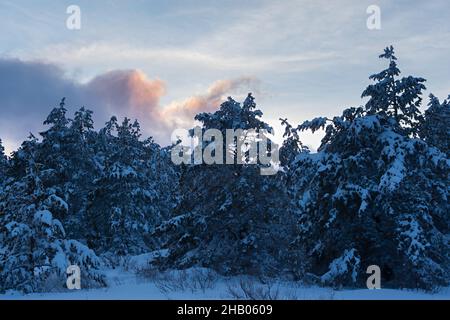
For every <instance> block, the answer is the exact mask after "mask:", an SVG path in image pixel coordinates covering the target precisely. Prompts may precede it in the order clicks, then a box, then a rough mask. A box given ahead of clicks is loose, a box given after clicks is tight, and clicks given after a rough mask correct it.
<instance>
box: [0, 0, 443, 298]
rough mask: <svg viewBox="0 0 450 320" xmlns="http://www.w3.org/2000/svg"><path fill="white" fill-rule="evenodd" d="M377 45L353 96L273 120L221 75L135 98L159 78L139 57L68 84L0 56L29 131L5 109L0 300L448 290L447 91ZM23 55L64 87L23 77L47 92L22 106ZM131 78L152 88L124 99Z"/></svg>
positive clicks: (389, 294)
mask: <svg viewBox="0 0 450 320" xmlns="http://www.w3.org/2000/svg"><path fill="white" fill-rule="evenodd" d="M4 5H6V2H5V4H4ZM81 30H82V29H81ZM386 45H387V46H386ZM394 45H395V43H394ZM370 52H371V55H368V56H366V57H365V58H364V61H368V62H369V64H370V65H372V66H373V67H372V68H371V70H372V71H371V73H370V74H367V76H366V78H365V79H364V78H360V79H358V80H357V82H358V83H359V84H360V85H359V86H360V93H359V96H355V97H353V98H354V100H355V101H360V104H359V105H355V106H341V105H340V103H339V106H338V105H336V106H334V107H335V108H337V109H333V110H336V112H335V113H334V114H328V113H326V112H322V111H321V110H312V112H313V113H312V114H313V115H312V116H311V117H308V118H306V117H305V118H303V119H302V120H301V121H298V120H297V119H290V118H289V117H286V116H285V115H286V113H284V112H283V111H282V109H275V113H277V112H278V113H277V114H276V115H275V116H273V115H272V116H271V118H275V121H270V123H269V122H268V121H266V120H265V117H264V108H263V107H260V104H259V94H260V93H259V90H252V91H254V92H252V93H247V92H248V91H250V90H247V91H245V94H242V92H237V93H236V96H234V95H233V96H229V97H228V98H227V96H226V94H228V93H229V92H230V91H229V90H230V88H231V87H233V86H234V85H230V84H229V83H228V82H216V83H215V85H213V86H212V87H211V88H210V90H209V91H208V94H206V95H203V96H194V97H193V98H191V99H188V100H186V101H184V102H183V103H182V104H181V105H177V104H176V103H175V102H173V103H171V104H169V105H168V106H165V107H164V108H160V107H161V106H159V105H157V107H158V108H159V109H158V108H154V109H146V110H145V112H144V111H142V110H141V109H139V110H138V109H133V108H134V107H136V106H140V107H143V108H144V107H146V106H147V104H148V103H150V102H149V101H159V100H158V99H159V98H155V97H156V96H155V92H157V91H158V90H159V89H158V88H159V85H160V84H159V82H158V80H154V82H152V81H153V80H148V79H146V78H145V75H143V74H141V73H139V72H130V73H114V71H113V74H111V73H107V74H105V75H103V76H99V77H98V78H96V79H94V80H91V81H90V82H87V83H84V84H70V83H68V82H67V81H68V80H67V79H65V78H64V77H63V76H62V75H60V74H59V73H58V72H59V71H56V70H57V69H55V70H53V69H51V68H53V67H51V66H50V65H49V64H40V62H39V64H32V63H31V62H24V61H23V60H20V59H10V58H5V57H3V58H2V57H0V85H2V86H3V88H2V89H0V96H3V98H2V97H0V104H2V103H3V105H4V106H11V107H10V108H9V109H7V107H2V105H0V111H1V112H2V113H4V114H7V113H8V112H10V113H11V114H12V113H13V112H17V114H16V115H14V117H15V118H14V119H15V121H17V122H21V121H23V124H20V125H18V127H20V126H25V129H26V130H27V131H29V132H30V133H29V135H28V138H27V139H25V140H20V141H19V142H18V143H16V145H14V144H13V143H12V141H13V139H12V138H11V137H12V136H13V134H12V133H11V132H10V131H11V130H12V131H14V130H15V129H14V128H15V127H14V126H11V124H10V123H9V122H8V124H7V121H10V120H11V119H13V118H8V117H9V116H8V117H7V116H4V118H3V120H2V119H0V125H1V126H2V130H1V131H0V134H4V135H5V136H6V140H7V143H6V144H4V143H2V140H0V300H11V299H13V300H16V299H18V300H23V299H38V300H40V299H44V300H45V299H63V300H73V299H76V300H85V299H138V300H139V299H181V300H182V299H201V300H205V299H206V300H208V299H214V300H217V299H219V300H221V299H238V300H346V299H352V300H353V299H357V300H358V299H363V300H372V299H375V300H378V299H405V300H409V299H420V300H421V299H424V300H429V299H430V300H436V299H445V300H448V299H450V250H449V248H450V201H449V198H450V95H449V96H448V97H447V96H444V97H438V96H436V95H434V94H433V93H432V92H433V89H434V88H433V85H429V84H436V82H433V79H425V78H422V77H420V76H415V75H414V76H413V75H409V70H408V69H407V68H403V67H402V61H403V60H402V55H401V54H398V52H397V50H396V47H395V46H392V45H390V44H389V43H388V44H385V45H384V49H383V47H380V48H379V50H378V51H370ZM377 56H378V57H377ZM408 59H412V60H414V55H412V56H409V58H408ZM33 63H34V62H33ZM413 63H414V62H413ZM30 68H31V69H33V72H36V73H40V72H47V71H45V70H47V68H50V69H51V70H52V71H51V72H50V73H49V76H48V77H50V78H52V77H53V78H55V79H57V80H58V79H59V80H58V81H57V82H58V84H57V86H56V88H60V89H61V90H60V91H59V92H58V91H56V92H53V91H52V90H50V89H54V88H53V87H49V88H50V89H49V90H47V89H44V88H41V87H39V84H38V83H36V84H33V86H37V88H38V89H37V90H34V89H33V90H32V91H30V92H33V93H35V94H37V95H38V96H39V95H41V94H42V93H39V92H38V91H42V90H44V91H45V94H46V95H47V97H52V99H54V102H53V104H52V105H47V106H43V107H42V108H43V109H45V108H46V109H45V110H46V111H45V112H46V114H44V115H42V117H39V116H38V114H36V115H34V114H33V115H32V116H30V117H31V118H29V117H28V116H27V115H26V111H25V112H23V118H22V120H21V117H22V115H21V111H14V108H15V107H14V104H12V103H11V101H12V100H13V98H14V97H19V98H20V94H19V93H18V92H16V91H15V89H14V90H12V89H9V88H10V87H9V86H11V88H18V87H21V86H26V83H27V81H25V80H23V79H25V78H26V73H27V72H30V73H31V71H29V70H31V69H30ZM10 70H21V72H18V73H17V74H18V75H17V74H16V75H15V76H14V77H12V78H11V79H13V80H8V79H7V77H6V74H7V73H8V72H10ZM27 70H28V71H27ZM43 70H44V71H43ZM423 70H427V68H426V66H424V68H423ZM447 71H448V70H447ZM17 77H19V79H22V80H21V82H17V83H18V84H17V85H16V84H14V79H17ZM33 77H34V76H33ZM108 77H112V80H111V79H107V78H108ZM53 78H52V79H53ZM27 79H28V78H27ZM105 79H106V80H107V81H106V80H105ZM124 79H125V80H126V81H125V82H126V84H127V86H128V87H132V86H133V85H136V84H139V85H142V84H141V82H142V83H144V84H145V85H146V87H145V88H144V89H145V90H144V89H142V90H137V91H132V92H131V93H130V95H129V96H127V99H126V100H123V101H122V100H120V97H121V96H120V95H119V93H118V91H120V89H121V88H122V87H121V83H123V81H124ZM447 80H448V72H447ZM340 81H341V82H345V81H346V80H345V77H342V78H341V79H340ZM251 82H252V81H251V80H242V79H241V80H240V82H239V83H240V84H239V87H240V88H241V89H244V90H246V89H251V88H250V86H249V83H251ZM316 85H318V86H320V84H316ZM223 86H225V87H226V88H227V89H226V90H222V89H221V88H222V87H223ZM230 86H231V87H230ZM298 86H299V87H301V86H302V83H300V82H299V83H298ZM321 90H324V91H327V89H326V88H322V89H321ZM439 90H440V89H439ZM50 91H51V92H50ZM94 91H95V92H96V93H95V94H94V93H93V92H94ZM79 92H82V94H81V93H79ZM97 92H101V94H100V95H99V94H97ZM105 92H106V93H105ZM449 93H450V90H448V92H446V94H449ZM330 94H332V92H331V93H330ZM261 95H262V98H263V99H264V94H261ZM5 97H7V98H5ZM105 97H107V98H105ZM109 97H111V99H112V100H111V101H109V100H107V99H109ZM19 98H18V99H19ZM349 98H350V99H352V97H349ZM30 99H31V100H30V103H33V98H32V97H31V98H30ZM71 99H73V100H71ZM88 99H92V101H88ZM105 99H106V100H105ZM155 99H156V100H155ZM20 101H22V100H20ZM105 101H109V102H108V103H107V104H105V103H106V102H105ZM129 101H132V102H133V103H134V104H133V105H132V107H130V109H129V110H128V111H129V112H130V117H128V116H127V115H126V114H125V115H124V114H123V113H124V112H125V113H127V110H125V111H124V110H122V109H115V106H116V105H120V104H121V103H125V104H126V103H128V102H129ZM328 101H329V100H328ZM41 102H42V101H41V100H39V99H37V101H36V103H38V104H39V103H41ZM79 103H81V104H80V105H78V104H79ZM95 103H98V104H99V105H108V106H109V108H105V110H107V111H105V110H102V111H99V113H100V115H97V111H98V110H97V109H95V108H96V107H95V106H94V107H93V109H92V110H91V108H90V107H86V106H85V105H87V106H90V105H93V104H95ZM152 103H153V102H152ZM158 103H159V102H158ZM270 103H272V104H275V105H274V106H272V107H273V108H276V107H277V106H276V101H274V100H271V101H269V102H267V101H266V102H265V105H267V104H270ZM21 106H22V105H21ZM25 107H26V108H30V110H31V109H33V107H32V106H31V105H30V106H23V108H25ZM17 108H19V107H17ZM136 108H137V107H136ZM17 110H27V109H17ZM115 110H118V112H117V114H115V113H114V111H115ZM136 110H138V111H136ZM310 111H311V110H310ZM30 112H34V111H30ZM273 112H274V110H272V111H271V113H273ZM314 113H315V114H314ZM325 113H326V114H328V115H327V116H324V115H323V114H325ZM105 114H107V115H108V119H109V120H107V121H106V123H105V121H102V120H99V119H103V118H102V117H103V116H104V115H105ZM140 116H141V117H142V122H141V119H140ZM158 119H160V122H156V120H158ZM167 119H169V120H170V122H169V121H168V122H167V123H166V122H164V121H166V120H167ZM152 121H154V122H152ZM18 127H17V128H18ZM175 129H177V130H175ZM180 129H183V130H184V131H183V130H180ZM17 130H18V129H17ZM152 130H154V132H155V134H152ZM276 130H281V131H280V132H278V133H281V134H279V136H274V135H272V133H276ZM179 132H183V134H181V135H180V134H178V133H179ZM164 134H165V139H166V140H164V139H161V136H163V135H164ZM230 135H231V139H228V138H230ZM311 136H313V137H316V136H318V137H319V138H318V140H314V139H316V138H310V137H311ZM0 138H3V137H1V136H0ZM225 138H227V140H225ZM304 139H306V140H307V141H305V140H304ZM169 140H170V141H169ZM312 141H320V143H319V144H318V145H317V146H313V143H312ZM16 142H17V141H16ZM4 145H6V147H7V149H8V150H6V149H5V147H4Z"/></svg>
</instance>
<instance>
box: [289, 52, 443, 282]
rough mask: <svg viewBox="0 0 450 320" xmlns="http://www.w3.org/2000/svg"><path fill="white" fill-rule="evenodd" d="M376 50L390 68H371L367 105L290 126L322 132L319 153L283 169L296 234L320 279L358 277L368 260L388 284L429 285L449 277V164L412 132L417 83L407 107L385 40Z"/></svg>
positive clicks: (361, 278) (351, 279)
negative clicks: (374, 82)
mask: <svg viewBox="0 0 450 320" xmlns="http://www.w3.org/2000/svg"><path fill="white" fill-rule="evenodd" d="M382 56H383V57H387V58H389V59H390V60H391V63H390V68H389V69H388V70H385V71H383V72H382V73H380V76H376V77H372V78H375V79H378V80H380V81H381V80H382V79H384V81H381V82H380V83H379V84H377V85H371V86H369V87H368V89H366V90H365V93H370V95H371V96H372V98H371V99H370V100H369V101H368V102H367V104H366V106H365V108H362V107H357V108H349V109H346V110H344V112H343V113H342V115H341V116H338V117H334V118H333V119H327V118H316V119H314V120H312V121H305V122H304V123H303V124H301V125H299V126H298V127H297V128H296V130H308V129H310V130H312V131H315V130H317V129H318V128H325V132H326V133H325V137H324V138H323V140H322V144H321V146H320V148H319V152H318V153H317V154H310V155H305V154H303V155H302V154H301V155H300V157H296V159H295V160H294V162H293V163H291V165H290V168H289V169H290V170H289V173H288V174H289V176H290V179H289V182H290V184H289V185H288V187H289V188H290V190H291V194H292V195H293V202H292V205H293V208H294V209H293V210H296V211H297V213H298V215H299V217H300V218H299V224H298V228H299V235H298V239H297V241H296V242H297V243H298V245H299V247H302V246H304V247H306V250H307V252H308V256H309V258H311V261H312V264H311V269H310V271H311V273H314V274H315V275H316V279H317V280H318V281H319V282H321V283H323V284H327V285H330V284H331V285H336V286H342V285H344V286H345V285H348V286H355V284H357V283H360V285H364V279H365V268H367V267H368V266H369V265H372V264H376V265H379V266H380V267H381V270H382V277H383V280H384V281H385V283H388V285H392V286H402V287H403V286H405V287H413V288H417V287H421V288H426V289H432V288H434V287H435V286H439V285H446V284H447V283H448V279H447V277H446V276H445V274H446V273H447V274H448V270H449V269H448V266H449V265H448V254H447V253H446V252H445V250H443V248H444V247H445V246H446V241H447V240H445V239H446V236H447V235H448V232H449V228H448V212H449V205H448V201H447V200H446V199H448V195H449V194H448V193H449V190H448V188H447V187H446V186H448V183H449V176H448V172H449V167H448V165H449V163H448V160H447V159H446V158H445V156H444V155H443V154H442V153H440V152H439V151H437V150H436V149H432V148H429V147H428V146H427V144H426V143H424V142H423V141H421V140H419V139H415V138H412V137H411V135H410V134H411V130H410V129H411V128H417V127H418V124H416V123H414V122H413V120H416V119H417V120H420V119H421V116H420V114H419V113H418V111H417V110H418V108H419V107H420V103H418V102H419V101H420V97H419V95H420V92H421V91H420V90H419V89H418V90H416V91H414V90H411V92H412V91H414V92H415V95H412V96H410V97H409V99H410V100H409V101H415V103H414V107H412V106H410V107H411V110H409V111H408V108H405V106H407V104H402V103H403V102H401V101H404V100H402V99H400V97H401V95H400V96H399V95H398V92H399V90H400V89H398V88H400V87H398V86H399V85H400V82H396V81H394V80H392V79H393V76H398V75H399V72H398V71H397V69H396V64H395V60H396V58H395V57H394V56H393V49H387V50H386V52H385V55H382ZM381 75H383V76H381ZM406 79H411V78H410V77H408V78H406ZM411 81H412V82H416V84H417V83H421V82H422V81H419V80H417V81H413V80H411ZM388 84H389V85H388ZM375 88H376V89H375ZM419 88H421V85H419ZM363 95H365V94H363ZM416 108H417V110H416ZM399 119H400V120H401V121H398V120H399ZM419 124H420V123H419ZM427 159H433V160H432V161H430V160H427ZM361 275H364V276H361Z"/></svg>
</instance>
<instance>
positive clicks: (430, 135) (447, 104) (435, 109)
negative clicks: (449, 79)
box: [420, 94, 450, 157]
mask: <svg viewBox="0 0 450 320" xmlns="http://www.w3.org/2000/svg"><path fill="white" fill-rule="evenodd" d="M420 136H421V138H422V139H423V140H425V142H427V143H428V144H429V145H430V146H433V147H436V148H438V149H439V150H441V151H442V152H444V153H446V154H447V157H450V96H449V99H448V100H445V101H444V102H443V103H440V102H439V99H438V98H437V97H435V96H434V95H432V94H430V102H429V103H428V109H427V110H426V111H425V120H424V122H423V124H422V125H421V127H420Z"/></svg>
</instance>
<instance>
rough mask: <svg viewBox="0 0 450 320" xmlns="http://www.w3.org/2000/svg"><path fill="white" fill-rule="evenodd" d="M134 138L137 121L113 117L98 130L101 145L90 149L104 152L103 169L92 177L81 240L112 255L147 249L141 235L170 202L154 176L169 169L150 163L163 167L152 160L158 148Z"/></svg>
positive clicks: (137, 135) (165, 212) (137, 131)
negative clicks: (85, 230)
mask: <svg viewBox="0 0 450 320" xmlns="http://www.w3.org/2000/svg"><path fill="white" fill-rule="evenodd" d="M115 133H116V134H117V136H114V134H115ZM140 136H141V134H140V127H139V123H138V122H134V123H132V122H130V120H129V119H127V118H125V119H124V121H123V122H122V124H121V125H119V124H118V123H117V120H116V118H115V117H114V118H112V119H111V120H110V121H109V122H108V123H107V125H106V127H105V128H104V129H103V130H102V131H101V133H100V136H99V142H100V143H101V145H100V146H98V147H96V148H98V149H99V150H102V151H100V152H104V154H103V156H101V157H102V158H103V161H102V166H103V170H102V172H101V175H100V176H99V177H98V178H97V179H96V180H95V181H94V185H93V190H92V191H91V192H90V194H89V199H88V200H89V202H88V207H87V219H88V221H89V229H88V230H89V234H88V235H87V238H88V241H89V244H90V245H91V246H92V247H93V248H96V249H99V250H100V251H108V250H111V251H112V252H114V253H115V254H118V255H127V254H139V253H142V252H145V251H148V250H149V247H148V245H149V244H148V243H146V240H145V239H144V235H145V234H146V233H148V232H149V231H150V229H151V228H153V227H154V226H155V225H156V224H158V223H160V222H161V221H162V220H163V218H167V215H168V209H167V207H168V206H170V204H168V203H164V202H163V201H161V200H162V199H167V195H163V196H161V194H160V190H159V186H158V184H159V183H161V181H160V178H162V176H160V175H161V174H167V173H169V172H168V171H167V170H164V168H162V167H159V168H157V167H155V166H156V165H158V164H159V165H163V163H162V162H159V163H157V162H156V158H157V157H158V156H159V153H160V147H159V146H158V145H157V144H155V143H154V142H153V141H152V140H151V139H147V140H144V141H141V140H140ZM153 161H155V162H153ZM158 169H159V170H161V171H159V170H158ZM169 174H170V173H169ZM164 178H166V179H168V180H167V182H169V181H170V182H171V180H170V177H168V176H165V177H164ZM166 187H169V188H170V187H171V186H170V184H169V185H166Z"/></svg>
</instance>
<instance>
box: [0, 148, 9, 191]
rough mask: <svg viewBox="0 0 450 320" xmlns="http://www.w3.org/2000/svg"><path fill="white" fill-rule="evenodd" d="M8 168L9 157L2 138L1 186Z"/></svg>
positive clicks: (0, 158)
mask: <svg viewBox="0 0 450 320" xmlns="http://www.w3.org/2000/svg"><path fill="white" fill-rule="evenodd" d="M7 168H8V158H7V157H6V155H5V148H4V147H3V144H2V139H0V186H1V185H2V183H3V182H4V181H5V179H6V170H7Z"/></svg>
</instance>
